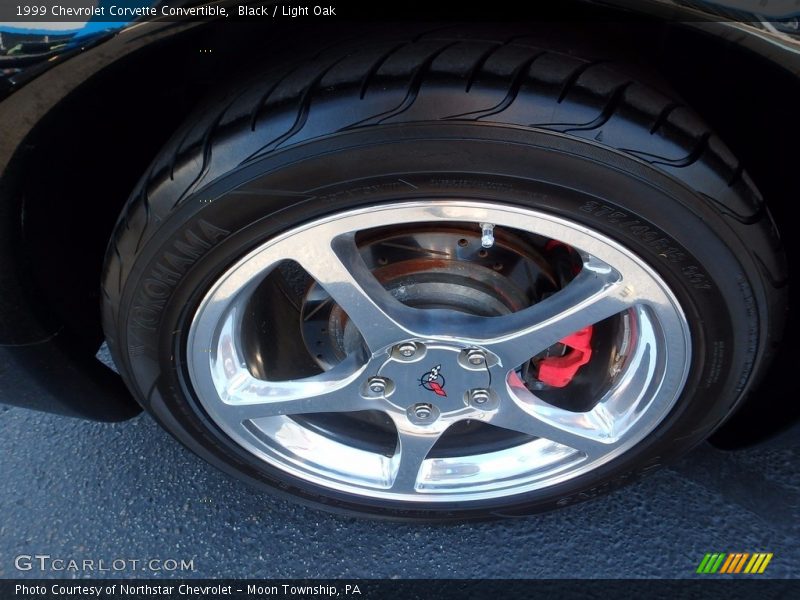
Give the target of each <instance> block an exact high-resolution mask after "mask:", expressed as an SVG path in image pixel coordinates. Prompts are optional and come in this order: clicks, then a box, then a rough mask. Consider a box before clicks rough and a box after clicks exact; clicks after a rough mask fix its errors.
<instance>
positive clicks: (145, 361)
mask: <svg viewBox="0 0 800 600" xmlns="http://www.w3.org/2000/svg"><path fill="white" fill-rule="evenodd" d="M628 72H629V70H628V69H626V68H624V67H620V66H615V65H614V64H608V63H597V62H592V61H589V60H586V59H582V58H576V57H574V56H569V55H565V54H560V53H557V52H553V51H546V50H544V49H542V48H538V47H534V46H531V45H529V44H528V43H527V42H526V41H525V40H524V39H522V40H507V39H499V38H498V39H497V40H491V39H488V40H486V39H481V40H480V41H470V40H467V39H464V38H463V37H459V36H458V35H453V36H449V37H447V36H442V35H441V34H439V35H437V36H435V37H431V38H428V37H425V36H422V37H417V38H415V39H414V40H411V41H407V42H404V43H401V44H397V43H393V42H388V41H387V42H383V41H374V42H370V41H363V42H361V43H359V44H358V45H357V46H352V47H347V46H344V47H342V48H341V49H340V50H336V51H331V50H328V51H326V52H325V53H324V54H321V55H319V56H317V57H316V58H314V59H313V60H309V61H306V62H301V63H298V64H297V65H295V66H292V67H286V68H283V69H281V70H278V71H277V72H271V73H267V74H263V75H258V76H257V77H255V78H253V79H251V80H247V81H242V82H241V83H240V84H239V85H237V86H235V88H234V89H231V90H228V93H227V95H226V96H225V97H224V98H225V99H224V100H216V101H209V102H208V104H207V106H206V107H205V109H204V110H203V111H202V113H201V114H199V115H198V116H196V117H195V118H193V119H191V120H190V121H189V122H188V123H187V124H186V125H185V126H184V127H183V128H182V129H181V130H180V131H179V133H178V134H177V135H176V136H175V137H174V138H173V141H172V142H171V143H170V144H169V145H168V146H167V147H166V148H165V149H164V150H163V152H162V154H161V155H160V156H159V157H158V158H157V159H156V160H155V162H154V163H153V166H152V168H151V169H150V171H149V172H148V173H147V174H146V175H145V177H144V178H143V179H142V181H141V183H140V185H139V187H138V189H137V190H136V191H135V192H134V194H133V195H132V197H131V199H130V200H129V202H128V205H127V206H126V208H125V210H124V212H123V215H122V217H121V218H120V221H119V224H118V226H117V228H116V231H115V233H114V236H113V238H112V240H111V243H110V245H109V252H108V255H107V260H106V270H105V275H104V282H103V289H104V306H103V315H104V328H105V331H106V335H107V339H108V343H109V346H110V348H111V351H112V354H113V357H114V360H115V362H116V364H117V366H118V367H119V369H120V372H121V373H122V375H123V377H124V379H125V381H126V383H127V384H128V386H129V387H130V389H131V390H132V392H133V393H134V395H135V396H136V397H137V398H138V400H139V401H140V402H141V404H142V405H143V406H144V407H145V409H147V410H148V411H149V412H150V413H151V414H152V415H153V416H154V417H155V418H156V419H157V420H158V421H159V422H160V423H161V424H162V425H163V426H164V427H165V428H166V429H167V430H169V431H170V432H171V433H172V434H173V435H174V436H175V437H176V438H177V439H179V440H180V441H181V442H183V443H184V444H186V445H187V446H188V447H189V448H191V449H192V450H194V451H195V452H196V453H198V454H199V455H200V456H202V457H204V458H205V459H207V460H208V461H209V462H211V463H212V464H214V465H216V466H218V467H219V468H221V469H223V470H225V471H226V472H228V473H231V474H233V475H235V476H237V477H239V478H240V479H241V480H244V481H247V482H249V483H252V484H255V485H257V486H260V487H263V488H269V489H272V490H276V491H278V492H279V493H284V494H287V495H290V496H292V497H293V498H295V499H298V500H300V501H303V502H306V503H310V504H313V505H314V506H324V507H326V508H328V509H331V510H335V511H340V512H347V513H357V514H361V515H371V516H376V517H388V518H400V519H426V520H449V519H471V518H485V517H489V516H501V515H520V514H528V513H531V512H536V511H539V510H544V509H549V508H553V507H557V506H563V505H565V504H570V503H573V502H576V501H579V500H584V499H588V498H592V497H594V496H597V495H598V494H600V493H602V492H606V491H609V490H612V489H614V488H616V487H619V486H620V485H622V484H624V483H627V482H629V481H631V480H633V479H635V478H637V477H638V476H640V475H641V474H643V473H646V472H648V471H651V470H653V469H655V468H657V467H658V466H660V465H662V464H664V463H665V462H667V461H669V460H671V459H673V458H675V457H676V456H679V455H680V454H682V453H684V452H685V451H687V450H688V449H690V448H691V447H692V446H694V445H696V444H697V443H699V442H701V441H702V440H704V439H705V438H706V437H707V436H708V435H710V433H711V432H712V431H713V430H714V429H715V428H716V427H717V426H718V425H719V424H720V423H721V422H722V421H723V420H724V419H725V418H726V417H727V416H728V415H730V414H731V412H732V411H733V410H734V408H735V407H736V406H737V404H738V403H739V402H740V401H741V399H742V398H743V397H744V395H745V393H746V392H747V391H748V390H749V389H751V387H752V385H753V383H754V382H755V381H756V379H757V376H758V373H759V372H760V369H761V368H762V367H763V365H764V364H765V363H767V362H768V360H769V356H770V353H771V352H772V351H773V349H774V346H775V344H776V341H777V339H778V337H779V333H778V332H779V331H780V328H781V323H782V318H783V312H784V310H785V298H784V296H783V291H782V289H781V288H780V287H779V286H778V285H777V284H776V283H775V282H777V281H780V280H781V279H782V278H783V269H784V266H783V262H782V256H781V253H780V251H779V249H778V246H779V244H778V242H777V235H776V233H775V231H774V228H773V226H772V223H771V221H770V219H769V215H768V213H767V211H766V209H765V207H764V205H763V203H762V201H761V199H760V197H759V195H758V192H757V191H756V189H755V187H754V186H753V184H752V182H751V181H750V179H749V178H748V176H747V175H746V173H745V172H744V171H743V169H742V168H741V167H740V166H739V164H738V162H737V161H736V159H735V158H734V157H733V156H732V155H731V153H730V151H729V150H727V149H726V147H725V146H724V145H723V144H722V142H721V141H720V140H719V139H718V138H717V137H716V136H715V135H714V134H713V133H711V132H710V130H709V129H708V127H707V126H706V125H705V124H704V123H703V122H702V121H701V120H700V119H699V118H698V117H697V116H696V115H695V114H694V113H693V112H692V111H691V110H690V109H688V108H686V107H684V106H683V105H681V104H680V103H679V102H678V101H676V100H675V99H674V98H673V97H672V96H671V95H669V94H665V93H664V92H663V91H656V89H655V88H654V87H652V86H651V85H650V84H645V83H642V82H641V81H640V80H639V79H637V78H635V77H634V78H632V77H631V76H630V75H628V74H626V73H628Z"/></svg>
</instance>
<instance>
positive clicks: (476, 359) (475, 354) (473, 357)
mask: <svg viewBox="0 0 800 600" xmlns="http://www.w3.org/2000/svg"><path fill="white" fill-rule="evenodd" d="M467 361H468V362H469V364H471V365H473V366H476V367H479V366H480V365H482V364H483V363H484V362H486V356H485V355H484V354H483V352H482V351H480V350H470V351H469V352H467Z"/></svg>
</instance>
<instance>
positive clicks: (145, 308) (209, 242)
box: [131, 219, 230, 331]
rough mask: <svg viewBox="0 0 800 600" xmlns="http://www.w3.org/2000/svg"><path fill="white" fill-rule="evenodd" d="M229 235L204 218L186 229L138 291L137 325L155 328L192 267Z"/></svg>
mask: <svg viewBox="0 0 800 600" xmlns="http://www.w3.org/2000/svg"><path fill="white" fill-rule="evenodd" d="M228 234H230V232H229V231H227V230H225V229H221V228H219V227H216V226H215V225H212V224H211V223H209V222H208V221H204V220H202V219H200V220H199V221H198V222H197V224H196V225H195V226H194V227H192V228H189V229H186V230H184V232H183V238H182V239H181V238H179V239H176V240H174V241H173V242H172V244H170V246H169V247H168V249H167V250H166V251H165V252H164V253H163V254H162V255H161V257H160V258H159V259H158V260H157V261H156V263H155V264H154V265H153V267H152V268H151V269H150V273H149V274H148V276H147V277H145V279H144V280H143V281H142V283H141V286H140V288H139V290H137V292H136V297H135V299H134V301H133V305H132V308H131V322H132V325H133V327H135V328H139V329H147V330H150V331H155V330H156V329H157V327H158V324H159V322H160V320H161V311H162V310H163V309H164V307H165V306H166V304H167V300H168V299H169V297H170V296H171V295H172V292H173V291H174V290H175V286H176V285H177V284H178V282H179V281H180V280H181V278H182V277H183V275H184V274H185V273H186V272H187V271H188V270H189V267H191V266H192V265H193V264H194V263H195V262H197V260H198V259H199V258H200V257H201V256H203V254H205V253H206V252H208V250H209V249H211V248H212V247H213V246H214V245H216V244H217V243H218V242H219V241H221V240H222V239H224V238H225V237H227V236H228Z"/></svg>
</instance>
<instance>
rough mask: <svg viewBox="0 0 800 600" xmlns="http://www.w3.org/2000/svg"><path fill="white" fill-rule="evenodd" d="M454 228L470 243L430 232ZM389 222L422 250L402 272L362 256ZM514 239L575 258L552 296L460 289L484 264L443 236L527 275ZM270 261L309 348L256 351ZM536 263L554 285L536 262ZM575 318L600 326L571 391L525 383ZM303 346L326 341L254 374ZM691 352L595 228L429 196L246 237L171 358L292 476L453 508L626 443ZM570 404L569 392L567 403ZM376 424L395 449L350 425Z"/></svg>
mask: <svg viewBox="0 0 800 600" xmlns="http://www.w3.org/2000/svg"><path fill="white" fill-rule="evenodd" d="M481 224H492V225H494V235H495V237H496V240H497V241H496V246H495V247H491V248H488V249H485V248H484V249H483V250H476V248H478V247H481V245H480V244H481V233H482V230H481ZM469 227H471V228H472V229H473V230H474V232H475V235H474V237H458V236H454V235H449V234H442V233H439V232H440V231H449V229H448V228H455V229H456V230H463V229H464V228H469ZM393 228H397V229H400V230H401V231H402V232H404V233H403V235H406V236H407V239H411V240H416V242H414V243H417V242H418V241H419V240H420V239H425V240H427V241H428V245H426V246H423V247H420V248H413V247H412V249H411V250H408V249H407V248H406V250H405V251H407V252H411V253H412V254H413V253H414V252H418V253H421V254H424V255H426V256H428V257H430V256H433V257H434V258H435V259H436V260H432V261H431V262H430V264H428V265H423V266H422V267H419V268H417V269H416V270H413V269H412V271H413V273H412V275H413V276H410V275H408V274H407V273H406V275H404V276H402V277H400V278H399V279H395V280H392V279H391V277H389V276H381V267H391V266H392V265H391V264H390V265H384V264H383V262H381V259H380V258H378V259H377V260H378V262H374V261H373V260H372V258H370V257H371V256H372V254H370V252H369V248H370V246H369V239H370V236H371V234H372V232H385V231H391V230H392V229H393ZM459 228H460V229H459ZM414 231H416V232H419V236H421V237H414V234H409V233H408V232H414ZM430 232H433V233H430ZM483 233H484V235H485V234H486V233H487V232H486V229H485V227H484V229H483ZM409 235H410V236H411V237H410V238H408V236H409ZM506 235H507V237H504V236H506ZM425 236H428V237H425ZM517 238H519V239H525V240H527V241H526V243H527V244H528V245H529V246H531V247H534V248H538V249H541V248H543V247H545V246H546V245H547V244H548V243H551V244H552V243H553V242H555V243H557V244H561V245H563V246H565V247H567V248H569V249H571V252H573V254H574V257H576V261H577V267H575V268H573V269H572V273H571V275H570V277H569V278H568V279H567V280H563V281H562V282H561V283H560V284H559V285H558V286H557V287H558V288H560V289H554V290H551V291H550V292H547V293H543V294H539V295H537V294H533V296H534V297H531V296H530V295H529V297H528V301H527V302H522V303H520V302H517V301H514V300H513V298H512V299H509V298H511V297H512V296H513V293H511V292H510V291H508V292H507V291H504V288H503V283H502V277H500V276H498V277H495V276H493V275H487V276H486V278H485V280H484V281H481V282H480V285H478V284H470V283H467V282H474V281H476V280H479V279H480V276H479V275H476V273H484V271H486V270H485V269H484V270H479V271H475V272H473V271H470V268H471V267H470V265H473V262H472V261H470V260H464V259H463V256H462V255H459V254H458V245H459V242H460V243H462V244H464V246H465V247H466V248H471V249H472V251H473V252H477V253H478V254H480V252H481V251H483V252H485V253H486V254H488V255H489V256H487V259H488V260H489V261H491V260H492V256H491V254H492V253H493V252H505V253H506V254H509V255H514V254H515V252H516V253H517V255H518V256H517V262H518V264H519V265H523V267H524V268H523V267H520V269H518V270H521V271H527V272H528V273H530V269H529V268H528V267H527V266H525V265H528V264H531V263H535V262H536V261H537V260H538V258H536V257H535V258H534V259H531V260H528V259H526V258H525V257H524V256H522V255H524V254H525V252H522V251H518V252H517V251H516V250H515V248H516V246H515V244H514V243H513V241H509V240H513V239H517ZM365 240H367V241H365ZM462 240H463V241H462ZM451 242H455V243H451ZM383 243H384V245H388V246H391V245H392V244H386V242H385V240H384V242H383ZM431 244H434V245H437V246H436V247H432V246H431ZM394 246H395V247H397V246H404V245H403V244H394ZM406 246H408V244H406ZM412 246H413V244H412ZM401 250H402V248H401ZM532 252H533V251H532ZM529 254H530V253H529ZM534 254H535V252H534ZM406 258H407V257H406V256H405V255H403V256H401V259H402V260H400V262H401V263H403V262H409V261H407V260H405V259H406ZM540 262H541V261H540ZM545 262H546V261H545ZM502 268H503V264H500V269H493V270H495V271H496V272H497V271H499V272H502ZM280 269H284V270H285V269H288V270H289V272H292V271H293V270H294V271H300V272H303V273H304V274H306V278H307V280H308V281H309V282H310V284H309V285H306V286H305V287H304V288H303V291H302V293H303V294H304V302H305V303H306V305H305V306H304V307H303V310H304V313H303V314H304V316H303V321H304V322H306V323H307V322H315V319H318V320H319V313H322V314H324V315H325V316H324V317H323V318H322V319H321V321H320V322H321V323H322V327H320V328H319V330H320V331H322V332H323V333H326V334H328V336H327V338H326V342H325V343H323V341H322V340H316V341H312V339H311V338H310V334H309V332H308V331H299V332H298V335H297V337H296V338H295V339H283V338H280V339H271V340H266V341H265V340H263V339H262V340H261V343H260V345H258V344H256V345H254V344H253V342H252V339H253V337H254V336H255V335H256V334H254V329H257V328H258V326H257V323H254V321H253V319H252V318H251V313H252V311H253V308H252V307H253V303H254V302H255V301H256V299H257V297H258V296H259V294H261V293H263V289H262V287H263V284H264V281H265V280H267V279H268V277H269V276H270V275H271V274H272V273H275V272H277V271H278V270H280ZM507 270H510V267H508V268H507ZM543 270H544V271H546V272H548V273H550V275H549V278H550V280H553V281H555V280H556V279H557V278H556V276H555V275H554V274H553V273H555V271H556V269H555V268H553V267H552V265H545V266H543ZM420 273H424V274H425V277H421V275H420ZM459 273H460V274H461V275H458V274H459ZM409 277H410V278H409ZM459 277H461V279H459ZM545 279H548V277H545ZM398 282H399V283H398ZM409 282H411V284H409ZM407 284H408V285H407ZM495 284H496V285H495ZM510 287H513V286H510ZM415 294H416V295H415ZM309 306H313V310H310V309H309ZM492 307H494V308H492ZM312 312H314V314H311V313H312ZM589 325H594V326H595V329H596V330H597V331H598V332H599V333H598V335H597V336H596V338H597V339H595V340H593V346H594V347H595V352H594V353H593V356H592V360H591V363H590V364H589V365H586V366H585V367H583V368H582V369H583V370H582V372H581V373H582V376H583V378H584V379H591V381H589V382H588V384H587V385H584V386H583V387H582V388H580V389H578V386H577V383H576V385H575V389H574V393H573V383H575V382H573V383H569V384H568V385H566V387H564V388H563V389H561V390H558V389H548V386H547V385H545V384H542V383H541V382H537V381H536V377H535V365H536V362H537V361H538V360H540V359H541V357H542V356H545V355H549V354H550V353H553V352H555V353H558V352H563V348H562V347H561V346H560V344H559V341H560V340H563V339H564V338H565V337H567V336H569V335H571V334H573V333H575V332H576V331H579V330H581V329H583V328H586V327H587V326H589ZM603 332H604V333H603ZM601 338H603V339H601ZM328 342H329V343H328ZM308 346H321V347H324V351H320V352H318V353H315V351H314V349H313V348H311V349H310V354H309V355H310V358H311V359H312V360H310V361H308V362H309V363H313V368H311V370H310V371H308V372H306V373H302V372H301V371H300V370H298V371H297V372H293V373H289V374H288V375H287V374H286V372H284V373H283V374H281V373H275V372H272V373H270V372H268V370H265V369H264V367H263V363H264V361H265V360H266V358H265V355H266V354H272V355H280V354H281V353H288V352H291V353H293V354H295V353H297V351H298V348H301V349H302V350H303V351H305V348H306V347H308ZM254 348H255V349H254ZM690 349H691V345H690V333H689V327H688V324H687V320H686V318H685V316H684V313H683V311H682V310H681V307H680V306H679V304H678V302H677V300H676V298H675V296H674V295H673V294H672V293H671V291H670V290H669V289H668V287H667V285H666V284H665V282H664V281H663V280H662V279H661V277H660V276H659V275H658V274H657V273H656V272H655V271H654V270H652V269H651V268H650V267H649V266H648V265H646V264H645V263H644V262H643V261H642V260H640V259H639V258H638V257H637V256H636V255H634V254H633V253H632V252H630V251H629V250H627V249H625V248H624V247H622V246H621V245H619V244H617V243H616V242H614V241H612V240H611V239H609V238H608V237H606V236H605V235H603V234H601V233H599V232H597V231H593V230H591V229H588V228H587V227H585V226H583V225H581V224H579V223H576V222H572V221H568V220H566V219H563V218H560V217H556V216H553V215H549V214H544V213H541V212H537V211H533V210H527V209H522V208H518V207H512V206H507V205H498V204H492V203H484V202H476V201H461V200H436V201H428V202H421V201H415V202H403V203H395V204H388V205H381V206H377V207H371V208H368V209H355V210H350V211H347V212H341V213H338V214H335V215H332V216H329V217H325V218H322V219H318V220H316V221H313V222H310V223H307V224H305V225H302V226H299V227H296V228H293V229H290V230H288V231H286V232H284V233H283V234H282V235H279V236H278V237H275V238H273V239H270V240H268V241H266V242H264V243H262V244H261V245H260V246H259V247H257V248H256V249H254V250H252V251H251V252H250V253H249V254H247V255H246V256H244V257H243V258H241V259H240V260H239V261H238V262H236V263H235V264H234V265H233V266H232V267H230V268H229V269H228V270H227V271H225V272H224V273H223V274H222V275H221V276H220V277H219V278H218V279H217V280H216V282H215V283H214V284H213V285H212V287H211V288H210V290H209V291H208V292H207V294H206V295H205V297H204V298H203V299H202V301H201V302H200V305H199V307H198V309H197V311H196V313H195V315H194V318H193V320H192V324H191V328H190V331H189V335H188V339H187V348H186V358H187V360H186V364H187V369H188V373H189V377H190V380H191V382H192V385H193V388H194V391H195V393H196V396H197V399H198V400H199V402H200V404H201V405H202V407H203V409H204V410H205V411H206V413H207V414H208V415H209V417H210V418H211V419H212V420H213V421H214V422H215V423H216V424H217V425H218V426H219V427H220V428H221V429H222V430H223V431H224V432H225V433H226V434H227V435H228V436H229V437H230V438H231V439H232V440H234V441H235V442H236V443H238V444H239V445H240V446H242V447H243V448H244V449H246V450H247V451H249V452H251V453H252V454H253V455H255V456H257V457H258V458H260V459H261V460H263V461H266V462H267V463H269V464H271V465H273V466H274V467H277V468H278V469H280V470H282V471H284V472H286V473H288V474H290V475H293V476H295V477H297V478H299V479H301V480H304V481H308V482H311V483H314V484H317V485H320V486H323V487H327V488H330V489H333V490H337V491H339V492H345V493H349V494H354V495H357V496H362V497H369V498H383V499H392V500H398V501H406V502H409V501H410V502H415V501H420V502H423V501H424V502H465V501H470V500H480V499H491V498H499V497H505V496H511V495H515V494H521V493H525V492H529V491H532V490H536V489H540V488H544V487H548V486H552V485H554V484H557V483H561V482H563V481H566V480H568V479H571V478H574V477H577V476H579V475H582V474H585V473H587V472H589V471H591V470H593V469H596V468H597V467H599V466H600V465H603V464H605V463H607V462H609V461H611V460H612V459H614V458H616V457H618V456H619V455H621V454H622V453H624V452H625V451H626V450H628V449H630V448H632V447H633V446H635V445H636V444H638V443H639V442H641V441H642V440H643V439H644V438H645V437H647V436H648V434H650V433H651V432H652V431H653V430H654V428H655V427H656V426H657V425H658V424H659V423H660V422H661V421H662V419H663V418H664V417H665V416H666V415H667V413H668V412H669V411H670V409H671V408H672V407H673V405H674V404H675V402H676V401H677V399H678V397H679V395H680V393H681V391H682V389H683V387H684V384H685V382H686V378H687V375H688V370H689V365H690V359H691V356H690V352H691V350H690ZM592 365H594V368H592V369H590V368H589V367H590V366H592ZM584 371H585V372H584ZM531 372H533V375H531ZM579 376H581V375H579ZM576 381H577V380H576ZM578 395H583V396H586V398H583V399H582V403H579V405H580V406H579V408H576V407H575V405H573V404H570V402H571V401H572V400H574V397H573V396H578ZM328 416H330V417H331V419H329V420H328V421H325V419H324V418H323V417H328ZM342 417H347V418H342ZM343 423H345V424H344V425H343ZM374 430H379V431H381V432H382V435H384V437H385V435H390V437H391V440H392V442H391V443H390V444H388V446H387V445H386V444H385V443H384V444H382V443H379V442H376V443H372V438H374V437H375V436H373V435H371V434H370V435H369V436H368V435H367V433H366V432H368V431H370V432H371V431H374ZM454 432H456V433H457V435H456V434H454ZM362 433H363V435H362ZM368 437H369V438H370V439H367V438H368ZM379 437H380V436H379Z"/></svg>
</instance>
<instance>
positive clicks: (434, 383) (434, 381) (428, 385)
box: [419, 365, 447, 398]
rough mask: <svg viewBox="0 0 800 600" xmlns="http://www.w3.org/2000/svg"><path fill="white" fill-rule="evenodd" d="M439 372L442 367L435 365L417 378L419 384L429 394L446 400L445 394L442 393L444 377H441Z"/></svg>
mask: <svg viewBox="0 0 800 600" xmlns="http://www.w3.org/2000/svg"><path fill="white" fill-rule="evenodd" d="M441 370H442V365H436V366H435V367H433V368H432V369H431V370H430V371H428V372H427V373H425V374H424V375H423V376H422V377H420V378H419V384H420V385H421V386H422V387H424V388H425V389H426V390H428V391H429V392H433V393H434V394H436V395H437V396H444V397H445V398H446V397H447V392H445V391H444V377H442V373H441Z"/></svg>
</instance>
